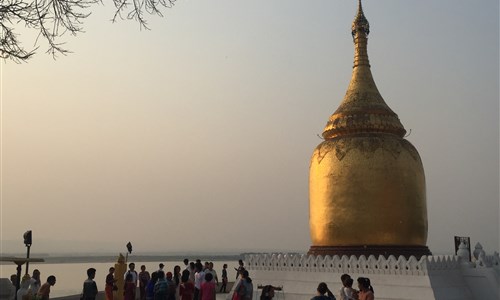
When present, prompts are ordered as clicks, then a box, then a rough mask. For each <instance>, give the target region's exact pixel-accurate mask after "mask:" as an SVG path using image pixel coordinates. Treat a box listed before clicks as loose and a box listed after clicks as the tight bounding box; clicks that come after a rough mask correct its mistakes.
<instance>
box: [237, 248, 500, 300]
mask: <svg viewBox="0 0 500 300" xmlns="http://www.w3.org/2000/svg"><path fill="white" fill-rule="evenodd" d="M245 262H246V268H247V270H248V271H249V273H250V277H251V278H252V281H253V286H254V297H253V299H259V297H260V294H259V293H260V290H258V288H257V287H258V286H264V285H273V286H276V287H282V290H281V291H277V292H276V296H275V298H276V299H287V300H295V299H297V300H298V299H301V300H303V299H310V298H312V297H313V296H314V295H315V293H316V288H317V286H318V284H319V283H320V282H325V283H327V284H328V287H329V288H330V290H331V291H332V292H333V293H334V295H335V296H336V297H337V298H338V296H339V295H338V294H339V289H340V287H341V286H342V283H341V281H340V276H341V275H342V274H344V273H346V274H349V275H350V276H351V277H352V278H353V279H354V281H355V284H354V285H353V287H355V288H357V284H356V279H357V278H358V277H368V278H370V281H371V284H372V286H373V288H374V290H375V299H377V300H395V299H399V300H474V299H477V300H485V299H491V300H498V299H500V257H499V254H498V253H497V252H495V254H494V255H491V256H486V255H483V256H481V257H479V259H477V260H476V261H474V262H470V261H468V259H463V258H462V257H459V256H451V255H447V256H422V257H421V258H420V259H418V260H417V259H416V258H415V257H414V256H410V257H409V258H408V259H407V258H405V257H404V256H399V257H397V258H396V257H394V256H392V255H391V256H389V257H388V258H385V257H384V256H382V255H380V256H378V258H376V257H375V256H374V255H370V256H368V257H365V256H363V255H362V256H360V257H356V256H354V255H352V256H350V257H348V256H345V255H344V256H341V257H339V256H336V255H335V256H333V257H332V256H321V255H307V254H247V255H246V256H245ZM230 295H231V294H230ZM229 297H230V296H229Z"/></svg>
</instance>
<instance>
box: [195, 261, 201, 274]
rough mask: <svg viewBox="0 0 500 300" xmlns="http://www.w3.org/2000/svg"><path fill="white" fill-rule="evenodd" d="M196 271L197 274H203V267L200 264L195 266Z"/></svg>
mask: <svg viewBox="0 0 500 300" xmlns="http://www.w3.org/2000/svg"><path fill="white" fill-rule="evenodd" d="M194 269H195V270H196V272H201V270H203V265H202V264H201V262H200V263H196V264H195V265H194Z"/></svg>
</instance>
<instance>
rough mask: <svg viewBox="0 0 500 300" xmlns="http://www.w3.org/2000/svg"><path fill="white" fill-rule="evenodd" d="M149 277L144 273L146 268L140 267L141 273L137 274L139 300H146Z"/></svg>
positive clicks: (147, 273) (146, 272)
mask: <svg viewBox="0 0 500 300" xmlns="http://www.w3.org/2000/svg"><path fill="white" fill-rule="evenodd" d="M150 279H151V276H150V275H149V272H148V271H146V266H145V265H142V266H141V272H139V295H140V299H141V300H146V285H148V282H149V280H150Z"/></svg>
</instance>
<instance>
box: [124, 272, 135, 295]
mask: <svg viewBox="0 0 500 300" xmlns="http://www.w3.org/2000/svg"><path fill="white" fill-rule="evenodd" d="M134 272H135V271H134ZM136 288H137V285H136V283H135V281H134V275H133V272H130V271H129V272H127V273H126V274H125V284H124V285H123V299H124V300H135V293H136V292H135V290H136Z"/></svg>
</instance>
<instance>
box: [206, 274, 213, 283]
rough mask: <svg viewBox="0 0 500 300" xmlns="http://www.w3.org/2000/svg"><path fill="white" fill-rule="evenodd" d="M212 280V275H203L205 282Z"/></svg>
mask: <svg viewBox="0 0 500 300" xmlns="http://www.w3.org/2000/svg"><path fill="white" fill-rule="evenodd" d="M213 278H214V275H212V273H207V274H205V281H206V282H210V281H212V279H213Z"/></svg>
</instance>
